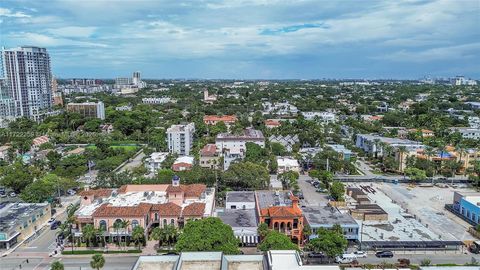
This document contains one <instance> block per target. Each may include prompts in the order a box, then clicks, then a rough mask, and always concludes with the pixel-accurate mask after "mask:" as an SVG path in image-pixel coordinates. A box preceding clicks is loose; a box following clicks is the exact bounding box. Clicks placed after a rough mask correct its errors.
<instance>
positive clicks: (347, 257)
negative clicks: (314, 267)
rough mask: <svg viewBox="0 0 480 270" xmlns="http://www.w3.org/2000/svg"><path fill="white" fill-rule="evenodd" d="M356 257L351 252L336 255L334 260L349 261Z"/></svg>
mask: <svg viewBox="0 0 480 270" xmlns="http://www.w3.org/2000/svg"><path fill="white" fill-rule="evenodd" d="M356 259H357V256H355V255H353V254H342V255H339V256H337V257H335V262H336V263H351V262H353V261H354V260H356Z"/></svg>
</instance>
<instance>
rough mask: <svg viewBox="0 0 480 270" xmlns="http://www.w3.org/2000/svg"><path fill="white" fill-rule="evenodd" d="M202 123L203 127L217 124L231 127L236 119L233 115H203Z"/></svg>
mask: <svg viewBox="0 0 480 270" xmlns="http://www.w3.org/2000/svg"><path fill="white" fill-rule="evenodd" d="M203 122H204V123H205V125H212V126H214V125H216V124H218V123H219V122H223V123H225V125H227V126H228V125H231V124H234V123H235V122H237V117H236V116H235V115H224V116H217V115H205V116H204V117H203Z"/></svg>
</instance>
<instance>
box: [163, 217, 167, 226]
mask: <svg viewBox="0 0 480 270" xmlns="http://www.w3.org/2000/svg"><path fill="white" fill-rule="evenodd" d="M167 224H168V223H167V219H166V218H164V219H163V227H167Z"/></svg>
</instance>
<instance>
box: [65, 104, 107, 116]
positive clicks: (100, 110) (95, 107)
mask: <svg viewBox="0 0 480 270" xmlns="http://www.w3.org/2000/svg"><path fill="white" fill-rule="evenodd" d="M66 109H67V111H68V112H73V113H78V114H80V115H81V116H83V117H86V118H98V119H102V120H103V119H105V105H104V104H103V102H101V101H99V102H83V103H68V104H67V108H66Z"/></svg>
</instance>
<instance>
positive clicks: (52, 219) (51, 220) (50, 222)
mask: <svg viewBox="0 0 480 270" xmlns="http://www.w3.org/2000/svg"><path fill="white" fill-rule="evenodd" d="M54 222H55V218H53V217H52V218H51V219H49V220H48V222H47V223H48V224H52V223H54Z"/></svg>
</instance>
